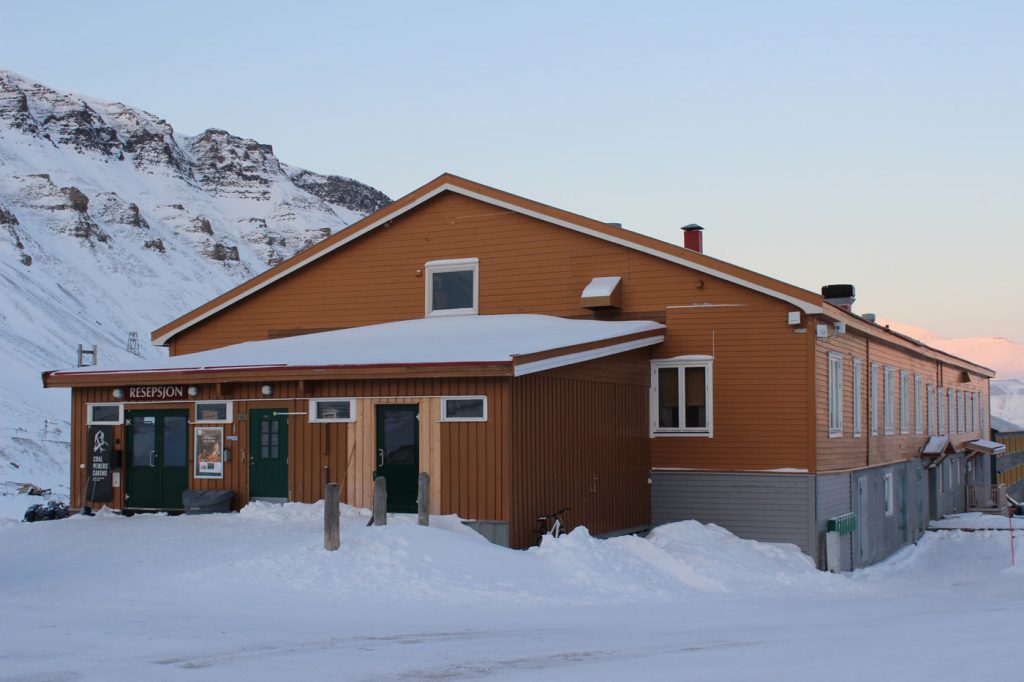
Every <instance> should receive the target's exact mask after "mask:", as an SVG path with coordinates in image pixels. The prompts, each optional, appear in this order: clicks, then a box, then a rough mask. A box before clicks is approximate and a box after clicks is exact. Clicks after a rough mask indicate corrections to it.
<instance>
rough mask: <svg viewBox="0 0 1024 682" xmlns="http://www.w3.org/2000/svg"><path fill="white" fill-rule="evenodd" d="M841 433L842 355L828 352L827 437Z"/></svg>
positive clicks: (835, 436)
mask: <svg viewBox="0 0 1024 682" xmlns="http://www.w3.org/2000/svg"><path fill="white" fill-rule="evenodd" d="M842 435H843V355H842V353H829V354H828V437H829V438H838V437H839V436H842Z"/></svg>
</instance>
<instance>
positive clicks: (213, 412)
mask: <svg viewBox="0 0 1024 682" xmlns="http://www.w3.org/2000/svg"><path fill="white" fill-rule="evenodd" d="M231 405H232V403H231V401H230V400H217V401H212V400H211V401H208V402H197V403H196V418H195V421H196V423H199V424H230V423H231V417H232V409H231Z"/></svg>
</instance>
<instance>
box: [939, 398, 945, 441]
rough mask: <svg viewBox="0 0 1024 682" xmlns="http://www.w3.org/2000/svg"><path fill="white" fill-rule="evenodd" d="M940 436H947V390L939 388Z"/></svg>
mask: <svg viewBox="0 0 1024 682" xmlns="http://www.w3.org/2000/svg"><path fill="white" fill-rule="evenodd" d="M939 435H940V436H945V435H946V389H945V388H943V387H942V386H939Z"/></svg>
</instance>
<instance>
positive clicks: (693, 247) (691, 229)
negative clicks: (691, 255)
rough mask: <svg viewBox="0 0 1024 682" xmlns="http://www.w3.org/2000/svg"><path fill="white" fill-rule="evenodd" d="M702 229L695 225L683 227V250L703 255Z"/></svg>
mask: <svg viewBox="0 0 1024 682" xmlns="http://www.w3.org/2000/svg"><path fill="white" fill-rule="evenodd" d="M703 234H704V228H703V227H701V226H700V225H698V224H697V223H690V224H689V225H683V248H685V249H689V250H690V251H696V252H697V253H704V236H703Z"/></svg>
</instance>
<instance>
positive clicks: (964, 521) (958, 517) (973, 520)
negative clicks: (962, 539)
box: [929, 512, 1024, 540]
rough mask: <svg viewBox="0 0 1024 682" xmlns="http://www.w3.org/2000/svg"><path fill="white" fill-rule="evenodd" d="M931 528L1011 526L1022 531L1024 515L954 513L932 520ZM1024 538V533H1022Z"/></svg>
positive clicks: (997, 528)
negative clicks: (1009, 516)
mask: <svg viewBox="0 0 1024 682" xmlns="http://www.w3.org/2000/svg"><path fill="white" fill-rule="evenodd" d="M929 527H930V528H938V529H944V530H954V529H962V530H1010V529H1011V528H1012V529H1013V530H1014V531H1016V532H1018V533H1021V531H1024V516H1014V517H1011V518H1008V517H1007V516H1006V515H1005V514H1002V515H1000V514H985V513H982V512H967V513H966V514H953V515H952V516H947V517H945V518H942V519H939V520H938V521H932V522H931V523H930V524H929ZM1021 539H1022V540H1024V534H1022V535H1021Z"/></svg>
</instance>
